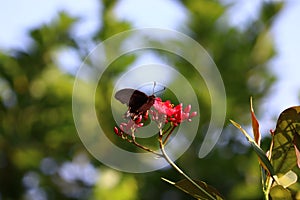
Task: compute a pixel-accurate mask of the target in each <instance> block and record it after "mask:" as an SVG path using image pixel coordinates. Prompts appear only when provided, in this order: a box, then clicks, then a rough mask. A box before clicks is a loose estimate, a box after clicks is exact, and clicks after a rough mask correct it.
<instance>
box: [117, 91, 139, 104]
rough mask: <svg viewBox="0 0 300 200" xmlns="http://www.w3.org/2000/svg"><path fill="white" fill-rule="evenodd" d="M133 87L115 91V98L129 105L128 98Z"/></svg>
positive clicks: (131, 93)
mask: <svg viewBox="0 0 300 200" xmlns="http://www.w3.org/2000/svg"><path fill="white" fill-rule="evenodd" d="M134 91H135V90H134V89H130V88H126V89H122V90H119V91H117V92H116V94H115V98H116V99H117V100H119V101H120V102H121V103H123V104H126V105H127V106H129V102H130V98H131V96H132V95H133V93H134Z"/></svg>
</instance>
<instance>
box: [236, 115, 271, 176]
mask: <svg viewBox="0 0 300 200" xmlns="http://www.w3.org/2000/svg"><path fill="white" fill-rule="evenodd" d="M230 122H231V123H232V124H233V125H234V126H235V127H237V128H238V129H240V131H241V132H242V133H243V134H244V135H245V136H246V138H247V140H248V142H249V143H250V144H251V147H252V148H253V150H254V151H255V153H256V155H257V156H258V158H259V161H260V164H261V165H262V167H263V168H264V169H265V170H267V171H268V172H269V173H270V174H271V175H272V176H274V175H275V173H274V169H273V167H272V165H271V162H270V160H269V159H268V157H267V156H266V153H265V152H264V151H263V150H262V149H261V148H260V147H259V146H258V145H257V144H256V142H255V141H254V140H253V139H252V138H251V137H250V135H249V134H248V133H247V132H246V131H245V129H243V128H242V127H241V125H239V124H238V123H236V122H235V121H232V120H230Z"/></svg>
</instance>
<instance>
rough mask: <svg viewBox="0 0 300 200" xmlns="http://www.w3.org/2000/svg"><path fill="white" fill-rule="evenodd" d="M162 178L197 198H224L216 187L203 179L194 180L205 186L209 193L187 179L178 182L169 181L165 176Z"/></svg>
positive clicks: (219, 199) (218, 199)
mask: <svg viewBox="0 0 300 200" xmlns="http://www.w3.org/2000/svg"><path fill="white" fill-rule="evenodd" d="M162 180H164V181H166V182H167V183H170V184H171V185H174V186H175V187H177V188H178V189H180V190H182V191H183V192H185V193H187V194H189V195H191V196H193V197H194V198H196V199H216V200H221V199H223V198H222V197H221V195H220V193H219V192H218V191H217V190H216V189H215V188H214V187H212V186H210V185H207V184H206V183H205V182H203V181H198V180H193V181H194V182H195V183H197V184H198V185H199V186H200V187H201V188H203V189H204V190H205V191H206V192H207V193H204V192H203V191H202V190H200V189H199V188H198V187H196V186H195V185H194V184H192V183H191V182H190V181H189V180H187V179H183V180H180V181H178V182H176V183H174V182H172V181H169V180H168V179H165V178H162ZM212 197H213V198H212Z"/></svg>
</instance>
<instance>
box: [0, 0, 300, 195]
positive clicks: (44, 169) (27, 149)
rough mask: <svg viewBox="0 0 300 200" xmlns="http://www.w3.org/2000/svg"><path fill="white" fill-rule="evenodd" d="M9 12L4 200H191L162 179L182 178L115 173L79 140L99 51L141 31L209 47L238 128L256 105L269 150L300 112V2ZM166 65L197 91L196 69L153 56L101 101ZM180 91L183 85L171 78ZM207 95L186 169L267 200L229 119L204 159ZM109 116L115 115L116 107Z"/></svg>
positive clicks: (3, 69) (54, 6)
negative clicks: (163, 31)
mask: <svg viewBox="0 0 300 200" xmlns="http://www.w3.org/2000/svg"><path fill="white" fill-rule="evenodd" d="M0 11H1V12H0V24H1V27H2V28H1V33H0V101H1V102H0V199H1V200H2V199H3V200H4V199H33V200H44V199H124V200H127V199H128V200H131V199H145V200H147V199H153V198H156V199H175V200H176V199H191V198H190V197H189V196H187V195H185V194H183V193H182V192H180V191H178V190H176V189H175V188H173V187H171V186H170V185H168V184H166V183H164V182H162V181H161V180H160V177H167V178H169V179H170V180H173V181H176V180H180V179H181V178H182V177H180V176H179V175H178V174H176V173H175V172H174V171H173V170H172V169H169V168H167V169H163V170H158V171H155V172H150V173H145V174H129V173H122V172H119V171H116V170H113V169H111V168H108V167H106V166H105V165H103V164H101V163H100V162H99V161H97V160H96V159H94V158H93V157H92V156H91V155H90V154H89V153H88V152H87V151H86V149H85V147H84V146H83V145H82V143H81V141H80V139H79V137H78V135H77V133H76V129H75V125H74V122H73V118H72V107H71V106H72V87H73V83H74V78H75V74H76V71H77V69H78V68H79V66H80V64H81V62H82V61H83V59H84V58H85V57H86V56H87V55H88V54H89V52H90V51H91V50H92V49H93V48H94V47H95V46H96V45H97V44H98V43H100V42H101V41H104V40H105V39H107V38H109V37H111V36H112V35H114V34H116V33H119V32H122V31H125V30H129V29H131V28H142V27H149V26H151V27H160V28H170V29H174V30H178V31H180V32H183V33H185V34H187V35H189V36H190V37H192V38H193V39H195V40H197V41H198V42H199V43H200V44H201V45H202V46H203V47H204V48H205V49H206V50H207V51H208V53H209V54H210V56H211V57H212V58H213V59H214V61H215V63H216V65H217V66H218V68H219V71H220V72H221V75H222V77H223V80H224V84H225V87H226V94H227V119H229V118H230V119H234V120H236V121H238V122H240V123H242V124H243V125H244V126H245V127H249V124H250V115H249V97H250V96H253V98H254V106H255V110H256V113H257V115H258V119H259V120H260V123H261V132H262V133H263V135H264V141H263V148H264V149H266V148H267V146H268V145H269V143H270V141H269V137H268V134H269V133H268V132H269V129H274V128H275V123H276V118H277V117H278V115H279V113H280V112H281V111H283V110H284V109H285V108H287V107H289V106H293V105H297V104H299V90H300V79H299V78H298V74H299V67H298V57H299V55H298V54H299V52H300V49H299V48H300V45H299V44H300V39H299V35H300V28H299V27H300V26H299V25H300V24H299V20H298V19H299V15H300V14H299V13H300V3H299V2H298V1H296V0H290V1H271V0H268V1H259V0H255V1H246V0H242V1H235V0H222V1H204V0H200V1H192V0H181V1H180V0H177V1H176V0H173V1H172V0H165V1H158V0H153V1H146V0H142V1H139V0H120V1H110V0H103V1H98V0H89V1H84V0H80V1H79V0H78V1H70V0H63V1H58V0H56V1H37V0H28V1H17V0H11V1H6V2H2V3H1V7H0ZM160 60H164V61H167V63H169V64H170V65H172V66H176V69H177V70H178V71H180V72H182V73H183V74H184V75H186V77H187V78H188V79H189V80H190V81H191V83H192V84H193V85H194V86H195V88H197V87H196V86H197V77H194V76H193V75H192V74H191V73H189V71H187V70H186V69H187V66H186V65H187V63H186V62H184V61H183V60H180V59H178V58H176V57H174V56H172V55H168V54H164V53H163V52H155V53H153V52H150V53H149V52H148V53H147V52H146V53H145V54H141V55H130V56H127V57H125V58H122V59H121V60H119V61H117V62H116V63H114V64H113V66H112V67H111V68H110V70H109V71H107V72H106V74H105V76H104V77H103V79H102V80H101V84H99V85H101V87H100V86H99V95H98V98H99V99H98V102H100V103H101V102H109V101H110V99H108V98H106V97H107V96H109V95H110V94H111V92H112V90H113V87H114V83H115V81H116V80H117V78H118V77H119V76H120V75H122V74H123V73H124V72H125V71H126V70H128V69H129V68H130V67H131V66H134V65H135V66H136V65H138V64H139V63H143V62H145V61H146V62H151V61H160ZM170 84H178V83H176V80H175V79H170ZM103 91H106V92H107V95H105V94H103ZM195 91H196V92H197V95H198V99H199V102H200V106H201V113H200V115H201V121H200V127H201V128H200V129H199V133H198V135H197V138H196V140H195V141H194V142H193V145H192V146H191V147H190V148H189V149H188V151H187V152H186V153H185V154H184V155H183V156H182V157H181V158H180V159H179V160H178V161H177V163H178V165H179V166H181V167H182V168H183V169H184V170H185V171H186V172H187V173H188V174H190V175H191V177H194V178H196V179H200V180H203V181H205V182H207V183H209V184H210V185H213V186H214V187H216V188H217V189H218V190H219V191H220V192H221V193H222V194H223V195H224V196H225V197H226V198H227V199H261V198H262V191H261V183H260V172H259V166H258V163H257V158H256V156H255V154H254V153H253V152H252V151H251V150H250V149H249V148H248V144H247V143H246V141H245V138H243V137H242V136H241V134H240V133H239V132H238V131H237V130H235V129H234V128H233V127H232V126H231V125H229V123H228V120H227V123H226V124H225V127H224V130H223V133H222V135H221V138H220V140H219V142H218V144H217V146H216V147H215V148H214V150H213V151H212V152H211V153H210V154H209V155H208V156H207V157H205V158H203V159H199V158H198V157H197V155H198V151H199V147H200V144H201V140H202V139H203V135H202V134H201V133H203V132H204V131H205V129H206V126H207V124H208V122H209V115H210V108H209V102H208V101H207V98H208V97H207V95H206V93H204V94H203V93H201V88H197V89H195ZM82 101H84V94H83V97H82ZM99 112H100V113H110V112H111V111H110V110H109V109H107V108H105V107H104V108H103V109H102V108H101V110H99ZM101 123H104V124H106V130H107V132H109V131H110V130H111V135H109V138H110V139H111V140H112V141H113V142H115V143H116V144H117V145H119V146H122V145H126V144H124V142H123V141H120V139H119V138H118V137H116V136H115V135H113V134H114V133H113V127H114V126H115V122H114V121H113V120H110V118H107V119H106V121H104V122H103V121H102V122H101ZM248 130H250V129H249V128H248ZM128 148H130V147H128ZM112 156H113V155H112Z"/></svg>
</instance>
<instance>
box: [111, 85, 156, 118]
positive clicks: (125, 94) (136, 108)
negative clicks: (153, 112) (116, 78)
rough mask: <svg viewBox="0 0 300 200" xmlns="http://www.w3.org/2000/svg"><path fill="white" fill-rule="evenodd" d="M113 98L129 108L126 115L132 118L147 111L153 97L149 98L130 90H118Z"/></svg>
mask: <svg viewBox="0 0 300 200" xmlns="http://www.w3.org/2000/svg"><path fill="white" fill-rule="evenodd" d="M115 98H116V99H117V100H119V101H120V102H121V103H123V104H126V105H127V106H128V107H129V108H128V112H127V114H126V115H127V116H131V117H132V118H135V117H136V116H137V115H139V114H143V113H144V112H146V111H147V110H149V109H150V107H151V106H152V105H153V103H154V95H152V96H150V97H149V96H148V95H146V94H145V93H143V92H141V91H139V90H135V89H131V88H125V89H122V90H119V91H118V92H117V93H116V94H115Z"/></svg>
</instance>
